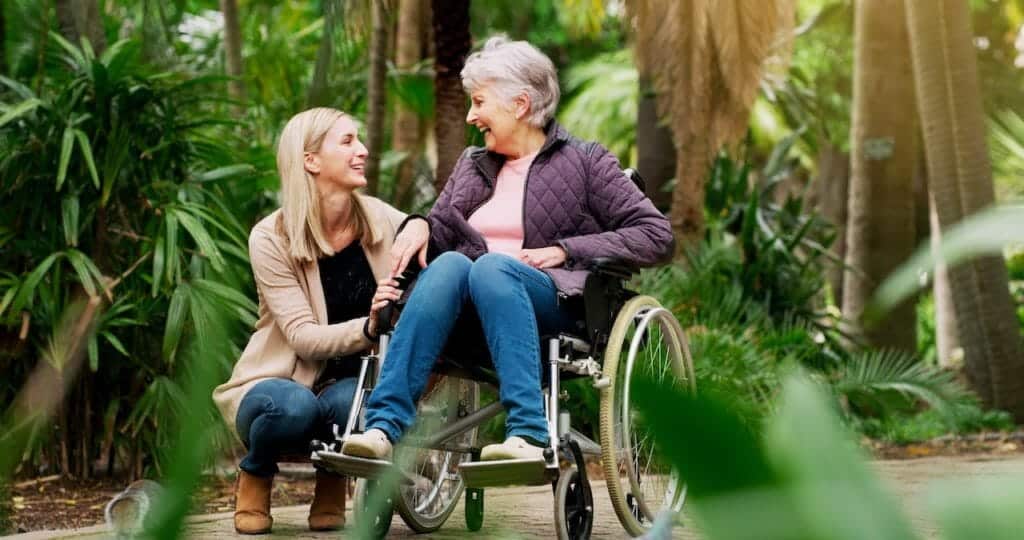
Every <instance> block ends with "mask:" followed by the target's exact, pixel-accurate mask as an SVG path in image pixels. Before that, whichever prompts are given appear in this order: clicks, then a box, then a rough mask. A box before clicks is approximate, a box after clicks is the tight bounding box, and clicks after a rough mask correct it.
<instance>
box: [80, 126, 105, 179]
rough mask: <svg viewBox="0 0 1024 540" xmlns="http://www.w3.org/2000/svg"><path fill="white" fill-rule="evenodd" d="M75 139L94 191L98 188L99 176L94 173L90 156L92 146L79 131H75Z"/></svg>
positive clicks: (93, 162) (94, 167)
mask: <svg viewBox="0 0 1024 540" xmlns="http://www.w3.org/2000/svg"><path fill="white" fill-rule="evenodd" d="M75 137H77V138H78V147H79V148H80V149H81V150H82V157H84V158H85V165H86V166H87V167H88V168H89V175H90V176H92V184H93V185H94V186H96V189H99V188H100V176H99V174H98V173H97V172H96V162H95V161H94V160H93V156H92V145H91V144H89V137H88V136H87V135H86V134H85V132H84V131H82V130H80V129H76V130H75Z"/></svg>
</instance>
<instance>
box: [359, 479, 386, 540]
mask: <svg viewBox="0 0 1024 540" xmlns="http://www.w3.org/2000/svg"><path fill="white" fill-rule="evenodd" d="M380 489H383V488H382V487H381V485H380V483H379V482H378V481H376V480H373V479H368V478H360V479H358V480H356V492H355V495H354V496H353V497H352V507H353V510H352V514H353V516H354V517H355V520H356V528H357V529H360V528H363V527H364V522H365V521H368V522H369V524H368V529H369V532H370V537H371V538H384V536H385V535H387V534H388V529H390V528H391V518H392V516H394V513H395V497H394V496H393V495H392V494H390V493H389V494H387V495H386V496H385V498H384V500H383V501H382V504H380V505H377V506H378V507H376V508H375V507H373V499H374V497H375V495H376V494H377V493H378V490H380Z"/></svg>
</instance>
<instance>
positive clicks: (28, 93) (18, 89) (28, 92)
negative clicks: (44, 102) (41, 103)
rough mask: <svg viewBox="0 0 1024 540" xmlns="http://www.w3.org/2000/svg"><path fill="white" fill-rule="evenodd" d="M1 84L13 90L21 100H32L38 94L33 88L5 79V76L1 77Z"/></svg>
mask: <svg viewBox="0 0 1024 540" xmlns="http://www.w3.org/2000/svg"><path fill="white" fill-rule="evenodd" d="M0 84H2V85H4V86H6V87H8V88H10V89H11V90H13V91H14V93H15V94H18V97H20V98H21V99H24V100H31V99H33V98H35V97H36V93H35V92H33V91H32V89H31V88H29V87H28V86H25V85H24V84H22V83H20V82H18V81H16V80H14V79H9V78H7V77H4V76H3V75H0Z"/></svg>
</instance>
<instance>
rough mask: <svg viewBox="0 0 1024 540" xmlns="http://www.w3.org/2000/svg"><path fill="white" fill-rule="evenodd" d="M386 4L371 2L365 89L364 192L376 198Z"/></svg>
mask: <svg viewBox="0 0 1024 540" xmlns="http://www.w3.org/2000/svg"><path fill="white" fill-rule="evenodd" d="M384 1H385V0H372V2H371V4H372V10H373V11H372V13H371V23H370V24H371V26H372V30H371V31H370V36H371V37H370V77H369V81H368V84H367V88H366V100H367V103H368V110H367V113H366V142H367V150H369V152H370V155H369V156H367V158H366V181H367V186H366V191H367V192H369V193H370V194H371V195H376V194H377V190H378V187H379V185H380V154H381V152H383V151H384V115H385V114H386V113H387V107H386V105H387V88H386V87H385V84H386V82H387V73H388V64H387V60H388V30H389V28H388V26H389V25H388V14H387V10H386V9H385V6H384Z"/></svg>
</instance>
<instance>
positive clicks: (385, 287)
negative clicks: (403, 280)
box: [366, 278, 402, 336]
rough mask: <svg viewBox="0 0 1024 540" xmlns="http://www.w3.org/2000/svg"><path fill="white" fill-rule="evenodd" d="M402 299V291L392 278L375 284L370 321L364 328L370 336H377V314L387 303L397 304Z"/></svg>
mask: <svg viewBox="0 0 1024 540" xmlns="http://www.w3.org/2000/svg"><path fill="white" fill-rule="evenodd" d="M401 297H402V290H401V289H399V288H398V282H397V281H395V280H394V279H392V278H387V279H382V280H380V281H378V282H377V292H375V293H374V294H373V300H371V301H370V321H369V322H368V323H367V326H366V328H367V329H368V330H369V332H370V335H372V336H376V335H377V314H378V312H380V310H382V309H384V306H386V305H388V302H397V301H398V299H399V298H401Z"/></svg>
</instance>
